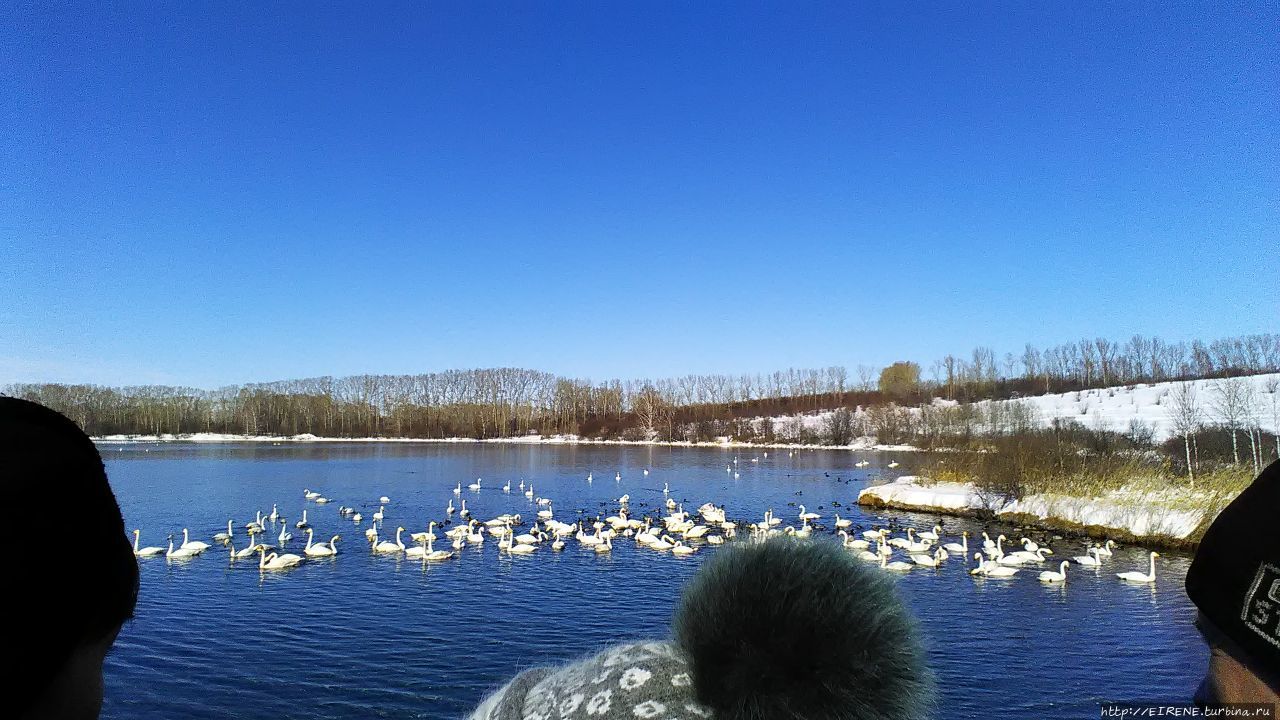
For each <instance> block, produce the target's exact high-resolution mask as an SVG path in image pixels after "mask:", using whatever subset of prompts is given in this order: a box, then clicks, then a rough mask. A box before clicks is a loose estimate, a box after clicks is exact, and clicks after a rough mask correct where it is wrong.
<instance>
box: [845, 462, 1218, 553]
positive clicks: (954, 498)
mask: <svg viewBox="0 0 1280 720" xmlns="http://www.w3.org/2000/svg"><path fill="white" fill-rule="evenodd" d="M920 481H921V478H919V477H917V476H915V475H904V476H902V477H900V478H898V479H897V480H895V481H894V482H892V483H888V484H886V485H876V486H873V487H869V488H865V489H863V490H862V491H861V492H859V493H858V502H859V504H861V503H863V501H864V498H874V499H875V500H878V501H879V502H882V503H884V504H886V505H891V506H893V507H898V508H903V509H913V508H915V509H920V510H938V511H944V512H945V511H956V510H981V509H984V508H985V509H990V510H993V511H994V512H995V513H996V514H997V515H1008V514H1012V513H1019V514H1027V515H1032V516H1035V517H1038V518H1040V519H1042V520H1045V519H1048V518H1055V519H1058V520H1066V521H1068V522H1073V523H1079V524H1081V525H1096V526H1099V527H1105V528H1111V529H1115V530H1124V531H1127V532H1129V533H1130V534H1132V535H1134V536H1136V537H1151V536H1156V535H1160V536H1168V537H1173V538H1177V539H1185V538H1187V537H1189V536H1190V535H1191V533H1193V532H1195V529H1196V528H1197V527H1198V526H1199V525H1200V522H1201V521H1202V520H1203V519H1204V518H1203V515H1202V514H1201V513H1200V512H1195V511H1188V510H1176V509H1174V508H1171V507H1169V506H1168V504H1169V503H1171V502H1172V501H1174V500H1176V499H1178V497H1179V494H1178V493H1179V492H1180V491H1179V490H1176V489H1170V490H1169V491H1166V492H1165V493H1161V494H1150V493H1148V494H1146V495H1144V496H1143V497H1141V498H1135V497H1132V495H1131V494H1126V492H1125V491H1123V490H1122V491H1116V492H1112V493H1108V494H1107V495H1106V496H1104V497H1100V498H1092V499H1086V498H1075V497H1068V496H1066V495H1056V494H1052V493H1044V494H1039V495H1028V496H1026V497H1024V498H1023V499H1022V500H1014V501H1012V502H1009V503H1007V504H1004V505H1003V506H1001V507H999V508H991V507H988V503H989V502H990V499H989V498H987V499H984V498H983V497H982V496H981V495H980V494H979V493H978V489H977V488H976V487H975V486H974V485H973V484H972V483H950V482H940V483H936V484H932V485H924V484H922V483H921V482H920Z"/></svg>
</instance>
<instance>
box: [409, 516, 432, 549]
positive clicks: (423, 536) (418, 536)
mask: <svg viewBox="0 0 1280 720" xmlns="http://www.w3.org/2000/svg"><path fill="white" fill-rule="evenodd" d="M409 537H410V538H413V541H414V542H420V543H421V542H426V541H427V539H428V538H430V539H431V540H435V539H436V521H435V520H432V521H431V522H429V523H427V530H426V532H419V533H412V534H411V535H409Z"/></svg>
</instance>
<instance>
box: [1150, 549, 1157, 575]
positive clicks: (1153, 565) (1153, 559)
mask: <svg viewBox="0 0 1280 720" xmlns="http://www.w3.org/2000/svg"><path fill="white" fill-rule="evenodd" d="M1151 579H1152V580H1155V579H1156V554H1155V553H1151Z"/></svg>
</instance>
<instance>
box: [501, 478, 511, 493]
mask: <svg viewBox="0 0 1280 720" xmlns="http://www.w3.org/2000/svg"><path fill="white" fill-rule="evenodd" d="M502 492H504V493H509V492H511V481H510V480H507V484H506V485H503V486H502Z"/></svg>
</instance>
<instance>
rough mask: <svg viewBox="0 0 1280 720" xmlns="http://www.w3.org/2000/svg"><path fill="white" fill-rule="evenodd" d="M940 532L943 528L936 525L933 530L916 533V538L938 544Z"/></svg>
mask: <svg viewBox="0 0 1280 720" xmlns="http://www.w3.org/2000/svg"><path fill="white" fill-rule="evenodd" d="M940 532H942V526H941V525H934V526H933V529H932V530H925V531H924V532H922V533H916V537H918V538H921V539H922V540H930V541H933V542H937V541H938V533H940Z"/></svg>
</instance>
